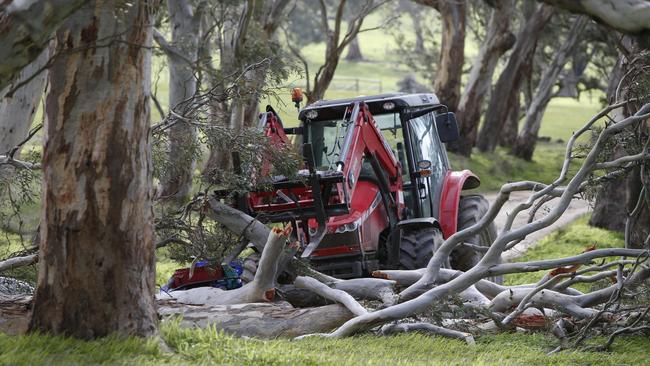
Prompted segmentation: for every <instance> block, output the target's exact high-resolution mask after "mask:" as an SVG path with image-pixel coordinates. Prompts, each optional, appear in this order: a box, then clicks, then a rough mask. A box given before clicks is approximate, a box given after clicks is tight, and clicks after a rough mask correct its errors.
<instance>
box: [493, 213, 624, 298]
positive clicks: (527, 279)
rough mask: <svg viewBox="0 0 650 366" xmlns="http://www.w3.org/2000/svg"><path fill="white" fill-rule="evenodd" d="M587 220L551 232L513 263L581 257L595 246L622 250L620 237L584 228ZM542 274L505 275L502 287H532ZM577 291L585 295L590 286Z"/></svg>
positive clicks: (603, 231)
mask: <svg viewBox="0 0 650 366" xmlns="http://www.w3.org/2000/svg"><path fill="white" fill-rule="evenodd" d="M587 222H588V217H587V216H585V217H582V218H580V219H578V220H576V221H575V222H574V223H572V224H571V225H569V226H567V227H565V228H562V229H559V230H557V231H554V232H553V233H551V234H550V235H548V236H546V237H545V238H543V239H542V240H540V241H539V242H538V243H537V245H535V246H534V247H532V248H531V249H529V250H528V251H527V252H526V254H524V255H523V256H522V257H519V258H517V260H516V261H517V262H526V261H532V260H542V259H552V258H561V257H569V256H573V255H577V254H580V253H582V252H583V251H584V250H585V249H586V248H587V247H590V246H592V245H595V246H596V248H597V249H605V248H622V247H625V241H624V239H623V234H621V233H617V232H613V231H608V230H604V229H599V228H595V227H591V226H589V225H588V223H587ZM545 273H546V272H529V273H516V274H510V275H506V276H505V278H504V283H505V284H506V285H517V284H525V283H535V282H537V281H539V280H540V279H541V278H542V276H543V275H544V274H545ZM577 289H579V290H582V291H586V290H589V289H590V285H582V286H579V287H577Z"/></svg>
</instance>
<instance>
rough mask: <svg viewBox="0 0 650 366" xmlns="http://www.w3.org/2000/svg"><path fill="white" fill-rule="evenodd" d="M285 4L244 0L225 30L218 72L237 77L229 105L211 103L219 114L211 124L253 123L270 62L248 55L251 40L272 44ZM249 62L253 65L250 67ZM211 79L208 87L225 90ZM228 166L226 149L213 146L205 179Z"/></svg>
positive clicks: (273, 0) (237, 126) (234, 125)
mask: <svg viewBox="0 0 650 366" xmlns="http://www.w3.org/2000/svg"><path fill="white" fill-rule="evenodd" d="M289 3H290V2H289V1H287V0H268V1H254V0H248V1H247V2H246V4H245V6H244V11H243V12H242V17H241V18H240V19H239V21H238V22H237V23H235V24H232V25H231V26H230V27H229V28H230V29H227V30H226V32H225V35H224V38H225V39H224V40H223V42H222V49H221V52H220V56H221V59H220V65H221V70H220V71H221V74H222V75H230V76H238V80H237V84H236V85H233V86H232V89H233V91H232V92H231V93H232V94H233V95H235V97H233V98H232V100H231V101H230V105H227V103H218V104H217V103H215V105H214V108H213V111H214V114H215V116H223V118H220V119H221V121H215V123H222V124H224V125H225V126H227V127H229V128H230V129H233V130H240V129H242V128H245V127H252V126H255V125H256V124H257V115H258V114H259V102H260V98H261V95H262V91H263V90H262V89H263V88H264V86H265V83H266V77H267V74H268V71H269V66H270V62H269V60H268V59H266V60H262V61H260V59H259V58H253V57H251V54H250V51H251V46H255V44H254V43H252V42H253V41H254V42H256V43H257V44H265V45H270V46H273V45H274V42H275V38H276V32H277V30H278V28H279V26H280V24H281V22H282V21H283V20H284V18H285V16H286V9H287V7H288V5H289ZM255 47H256V46H255ZM253 64H255V67H254V68H251V67H250V66H252V65H253ZM240 74H243V75H240ZM239 76H241V77H239ZM213 81H214V83H213V84H214V85H212V87H216V88H217V89H218V90H219V91H224V92H225V90H226V85H225V81H224V80H221V81H217V80H213ZM216 119H218V118H215V120H216ZM230 165H231V161H230V152H229V151H227V150H223V149H219V148H217V147H213V148H211V149H210V155H209V158H208V161H207V163H206V164H205V167H204V169H203V176H204V177H206V178H208V179H209V178H210V177H211V176H213V175H214V174H213V173H214V172H215V171H217V170H226V169H230Z"/></svg>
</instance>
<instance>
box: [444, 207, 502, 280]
mask: <svg viewBox="0 0 650 366" xmlns="http://www.w3.org/2000/svg"><path fill="white" fill-rule="evenodd" d="M489 207H490V204H489V202H488V201H487V200H486V199H485V197H483V196H481V195H471V196H463V197H461V198H460V202H459V204H458V225H457V231H461V230H464V229H467V228H468V227H470V226H473V225H474V224H476V223H477V222H479V220H481V218H483V216H485V214H486V213H487V211H488V209H489ZM496 236H497V229H496V226H495V225H494V223H490V225H489V226H488V227H486V228H485V229H484V230H483V231H481V232H480V233H478V234H476V235H475V236H473V237H469V238H467V239H465V242H466V243H469V244H474V245H478V246H483V247H489V246H490V245H492V242H493V241H494V239H495V238H496ZM483 255H484V253H482V252H479V251H476V250H473V249H472V248H469V247H466V246H461V247H459V248H457V249H455V250H454V251H453V252H452V253H451V258H450V263H451V268H454V269H458V270H461V271H467V270H469V269H470V268H472V267H474V266H475V265H476V264H477V263H478V262H479V261H480V260H481V258H483ZM488 279H489V280H491V281H494V282H496V283H502V282H503V278H502V276H498V277H493V278H488Z"/></svg>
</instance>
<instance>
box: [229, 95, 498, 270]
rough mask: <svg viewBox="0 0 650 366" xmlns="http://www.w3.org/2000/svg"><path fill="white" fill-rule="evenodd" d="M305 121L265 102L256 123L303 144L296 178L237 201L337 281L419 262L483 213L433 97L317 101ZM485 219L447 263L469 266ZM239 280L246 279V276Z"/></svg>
mask: <svg viewBox="0 0 650 366" xmlns="http://www.w3.org/2000/svg"><path fill="white" fill-rule="evenodd" d="M299 118H300V121H301V126H302V127H298V128H284V127H283V125H282V122H281V121H280V119H279V117H278V116H277V114H276V113H275V112H274V111H273V110H272V109H271V108H267V112H266V113H263V114H262V115H261V119H260V126H261V127H262V128H263V130H264V133H265V135H266V136H267V137H268V138H269V139H271V141H273V143H275V144H289V143H291V142H290V140H289V138H288V135H292V134H293V135H297V137H298V138H299V139H301V141H302V151H303V156H304V159H305V168H306V169H304V170H302V171H300V172H299V177H298V179H286V178H284V177H275V178H273V182H272V184H273V189H270V190H268V191H263V192H251V193H249V194H248V195H247V196H246V197H240V199H238V201H237V202H238V203H237V208H239V209H240V210H242V211H245V212H247V213H248V214H250V215H252V216H255V217H258V218H260V219H261V220H262V221H265V222H270V223H278V222H285V223H286V222H288V223H291V224H292V225H293V227H294V230H293V233H295V234H294V235H296V236H295V239H296V240H298V241H299V242H301V243H302V246H301V248H300V249H299V252H298V255H301V256H302V257H303V258H307V259H308V260H309V261H310V262H311V264H312V265H313V267H314V268H315V269H317V270H319V271H321V272H324V273H327V274H330V275H332V276H335V277H338V278H354V277H361V276H367V275H369V274H371V273H372V272H373V271H374V270H377V269H397V268H402V269H416V268H422V267H425V266H426V264H427V263H428V261H429V259H430V258H431V256H432V253H433V251H434V250H435V249H436V248H437V246H438V245H440V244H441V243H442V241H443V238H448V237H449V236H450V235H452V234H454V233H455V232H456V231H459V230H461V229H464V228H466V227H469V226H471V225H473V224H474V223H476V222H477V221H478V220H479V219H480V218H481V217H482V216H483V215H484V214H485V213H486V211H487V209H488V202H487V201H486V200H485V198H483V197H482V196H480V195H463V194H462V192H463V190H467V189H473V188H476V187H478V186H479V184H480V181H479V178H478V177H477V176H476V175H474V174H473V173H472V172H471V171H469V170H462V171H452V170H451V167H450V164H449V160H448V159H447V153H446V151H445V145H444V143H446V142H450V141H453V140H455V139H457V138H458V127H457V124H456V120H455V117H454V114H453V113H450V112H448V111H447V107H446V106H445V105H443V104H440V102H439V101H438V98H437V97H436V96H435V95H433V94H381V95H374V96H364V97H358V98H352V99H337V100H330V101H319V102H316V103H314V104H312V105H309V106H307V107H305V108H304V109H302V110H301V111H300V114H299ZM495 234H496V233H495V228H494V227H493V226H490V227H489V228H488V229H486V230H485V231H484V232H482V233H481V234H480V235H477V236H476V237H474V238H471V239H470V240H468V241H467V243H470V244H474V245H472V246H466V245H463V246H461V247H460V248H459V249H457V250H456V251H455V252H454V253H453V255H452V256H451V258H450V259H449V265H450V266H451V267H452V268H456V269H460V270H467V269H469V268H471V267H472V266H474V265H475V264H476V263H477V262H478V260H479V259H480V258H481V256H482V252H481V250H477V247H476V246H489V245H490V243H491V242H492V239H493V238H494V236H495ZM244 280H246V278H245V276H244Z"/></svg>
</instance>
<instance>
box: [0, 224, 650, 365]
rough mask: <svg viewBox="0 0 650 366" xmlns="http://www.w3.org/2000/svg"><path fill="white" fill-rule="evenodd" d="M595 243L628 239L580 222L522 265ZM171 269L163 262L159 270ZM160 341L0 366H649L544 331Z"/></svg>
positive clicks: (167, 327)
mask: <svg viewBox="0 0 650 366" xmlns="http://www.w3.org/2000/svg"><path fill="white" fill-rule="evenodd" d="M593 244H595V245H596V246H597V247H598V248H607V247H617V246H622V245H623V238H622V236H621V235H620V234H616V233H612V232H609V231H606V230H601V229H595V228H591V227H589V226H588V225H587V219H586V218H582V219H580V220H578V221H576V222H575V223H573V224H572V225H570V226H569V227H567V228H566V229H564V230H559V231H557V232H555V233H553V234H551V235H549V236H548V237H546V238H544V239H543V240H542V241H541V242H540V245H538V246H535V247H533V248H532V249H531V250H529V251H528V252H527V253H526V255H525V256H523V257H521V258H519V259H518V260H520V261H525V260H536V259H544V258H551V257H558V256H569V255H575V254H578V253H580V252H582V251H583V250H584V248H585V247H587V246H590V245H593ZM168 267H169V268H168ZM173 268H175V267H174V266H165V265H162V266H161V264H160V263H159V267H158V269H159V270H160V269H165V270H167V271H171V270H173ZM542 275H543V273H542V272H539V273H531V274H516V275H508V276H506V278H505V283H506V284H521V283H530V282H535V281H537V280H539V278H541V276H542ZM162 280H166V278H162ZM160 335H161V337H162V339H164V340H165V342H166V343H167V345H168V346H169V347H170V348H171V350H172V353H164V352H162V351H161V350H160V349H159V348H158V345H157V343H156V342H155V341H154V340H142V339H119V338H116V337H109V338H106V339H101V340H96V341H90V342H86V341H81V340H74V339H68V338H62V337H53V336H45V335H33V334H32V335H24V336H8V335H2V334H0V365H29V366H33V365H95V364H105V365H134V364H137V365H193V366H194V365H234V364H237V365H438V364H444V365H494V364H500V365H504V366H505V365H650V359H647V357H646V356H645V355H646V351H647V349H648V347H650V338H647V337H636V336H635V337H622V338H620V339H618V340H617V341H616V342H615V343H614V346H613V347H612V350H611V352H582V351H565V352H562V353H559V354H554V355H552V356H547V355H546V353H547V352H549V351H550V350H552V349H553V348H554V347H555V346H556V345H557V340H556V339H554V338H553V337H550V336H547V335H544V334H541V333H532V334H499V335H478V336H477V339H476V341H477V345H476V347H470V346H467V345H466V344H465V343H464V342H461V341H458V340H452V339H447V338H441V337H435V336H433V337H432V336H426V335H422V334H407V335H406V334H405V335H398V336H390V337H379V336H373V335H362V336H357V337H352V338H345V339H339V340H332V339H320V338H308V339H305V340H302V341H290V340H286V339H280V340H254V339H239V338H235V337H231V336H227V335H224V334H222V333H220V332H218V331H217V330H215V329H214V328H210V329H181V328H180V327H179V326H178V323H177V322H175V321H170V322H165V323H163V324H162V325H161V329H160ZM595 341H598V342H603V339H596V340H595Z"/></svg>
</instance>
